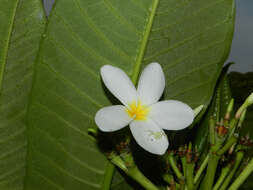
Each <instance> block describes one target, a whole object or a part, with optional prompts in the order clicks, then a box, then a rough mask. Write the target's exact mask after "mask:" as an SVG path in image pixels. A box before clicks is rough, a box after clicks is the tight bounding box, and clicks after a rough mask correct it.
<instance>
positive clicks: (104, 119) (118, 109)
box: [95, 105, 132, 132]
mask: <svg viewBox="0 0 253 190" xmlns="http://www.w3.org/2000/svg"><path fill="white" fill-rule="evenodd" d="M131 120H132V118H130V117H129V116H128V114H127V112H126V107H125V106H121V105H116V106H108V107H104V108H102V109H100V110H98V112H97V113H96V116H95V122H96V124H97V126H98V128H99V129H100V130H101V131H104V132H110V131H117V130H119V129H121V128H123V127H125V126H127V125H128V124H129V123H130V121H131Z"/></svg>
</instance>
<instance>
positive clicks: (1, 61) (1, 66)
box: [0, 0, 19, 93]
mask: <svg viewBox="0 0 253 190" xmlns="http://www.w3.org/2000/svg"><path fill="white" fill-rule="evenodd" d="M18 3H19V0H17V1H16V4H15V7H14V11H13V13H12V16H11V23H10V25H9V28H8V35H7V40H6V46H5V48H4V49H3V57H2V58H0V93H1V91H2V83H3V76H4V70H5V65H6V62H7V57H8V50H9V46H10V42H11V35H12V28H13V25H14V20H15V16H16V12H17V7H18Z"/></svg>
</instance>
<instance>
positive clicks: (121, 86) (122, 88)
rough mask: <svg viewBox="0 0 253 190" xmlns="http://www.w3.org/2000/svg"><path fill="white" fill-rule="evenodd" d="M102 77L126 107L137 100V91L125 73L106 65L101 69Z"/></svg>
mask: <svg viewBox="0 0 253 190" xmlns="http://www.w3.org/2000/svg"><path fill="white" fill-rule="evenodd" d="M101 76H102V79H103V81H104V83H105V86H106V87H107V88H108V89H109V90H110V91H111V93H112V94H113V95H114V96H115V97H117V98H118V99H119V100H120V101H121V102H122V103H123V104H124V105H128V104H129V103H132V102H133V101H136V100H137V92H136V89H135V87H134V85H133V83H132V81H131V80H130V79H129V77H128V76H127V74H126V73H125V72H124V71H122V70H121V69H119V68H117V67H113V66H111V65H105V66H103V67H102V68H101Z"/></svg>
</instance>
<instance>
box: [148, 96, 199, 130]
mask: <svg viewBox="0 0 253 190" xmlns="http://www.w3.org/2000/svg"><path fill="white" fill-rule="evenodd" d="M149 117H151V118H152V119H153V120H154V121H155V122H156V123H157V124H158V125H159V126H160V127H161V128H163V129H168V130H180V129H184V128H186V127H188V126H189V125H190V124H191V123H192V122H193V119H194V112H193V110H192V109H191V108H190V106H188V105H187V104H185V103H183V102H180V101H176V100H167V101H161V102H158V103H155V104H154V105H152V106H151V108H150V112H149Z"/></svg>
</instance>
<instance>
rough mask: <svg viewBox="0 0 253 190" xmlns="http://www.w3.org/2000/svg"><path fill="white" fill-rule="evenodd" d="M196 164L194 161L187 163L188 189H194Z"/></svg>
mask: <svg viewBox="0 0 253 190" xmlns="http://www.w3.org/2000/svg"><path fill="white" fill-rule="evenodd" d="M194 166H195V164H194V163H187V164H186V184H187V187H188V190H193V189H194V184H193V172H194Z"/></svg>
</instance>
